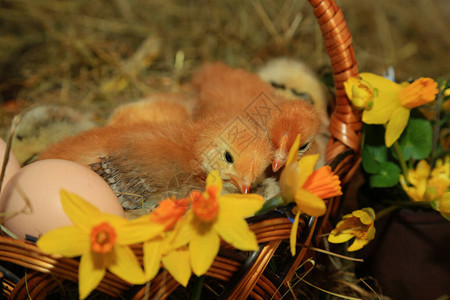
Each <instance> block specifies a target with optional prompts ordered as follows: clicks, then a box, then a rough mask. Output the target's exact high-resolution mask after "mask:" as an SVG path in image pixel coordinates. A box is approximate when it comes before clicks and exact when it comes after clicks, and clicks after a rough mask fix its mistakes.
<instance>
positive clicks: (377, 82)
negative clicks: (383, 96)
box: [359, 73, 403, 95]
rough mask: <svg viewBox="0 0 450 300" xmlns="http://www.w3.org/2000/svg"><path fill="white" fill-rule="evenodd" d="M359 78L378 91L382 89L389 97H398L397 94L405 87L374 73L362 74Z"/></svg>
mask: <svg viewBox="0 0 450 300" xmlns="http://www.w3.org/2000/svg"><path fill="white" fill-rule="evenodd" d="M359 77H361V79H363V80H365V81H367V82H368V83H370V84H371V85H372V86H373V87H376V88H378V89H380V88H381V87H382V88H383V89H382V90H383V91H386V92H387V93H388V95H391V94H395V95H397V93H398V92H400V91H401V90H402V89H403V87H402V86H401V85H399V84H398V83H396V82H394V81H392V80H390V79H387V78H385V77H383V76H380V75H376V74H373V73H360V74H359Z"/></svg>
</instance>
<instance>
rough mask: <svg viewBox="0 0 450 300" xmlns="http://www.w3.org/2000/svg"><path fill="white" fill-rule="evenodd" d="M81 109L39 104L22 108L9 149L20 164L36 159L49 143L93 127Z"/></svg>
mask: <svg viewBox="0 0 450 300" xmlns="http://www.w3.org/2000/svg"><path fill="white" fill-rule="evenodd" d="M95 126H96V124H95V123H94V122H93V121H92V120H90V119H89V118H88V117H87V116H85V115H83V114H82V113H81V112H79V111H77V110H75V109H73V108H70V107H66V106H56V105H43V106H37V107H35V108H33V109H31V110H29V111H28V112H26V113H25V114H24V115H23V117H22V118H21V121H20V123H19V125H18V126H17V128H16V133H15V135H14V139H13V143H12V151H13V152H14V154H15V155H16V157H17V159H18V161H19V162H20V164H22V165H24V164H27V163H30V162H32V161H33V160H35V159H36V157H37V155H38V154H39V153H40V152H41V151H42V150H44V149H45V148H47V147H49V146H50V145H52V144H54V143H56V142H59V141H61V140H62V139H64V138H65V137H68V136H73V135H75V134H78V133H80V132H82V131H85V130H88V129H91V128H93V127H95Z"/></svg>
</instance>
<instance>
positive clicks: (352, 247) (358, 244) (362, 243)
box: [347, 239, 369, 252]
mask: <svg viewBox="0 0 450 300" xmlns="http://www.w3.org/2000/svg"><path fill="white" fill-rule="evenodd" d="M368 243H369V241H368V240H365V239H355V240H354V241H353V244H351V245H350V247H348V249H347V251H348V252H353V251H358V250H359V249H361V248H362V247H364V246H365V245H367V244H368Z"/></svg>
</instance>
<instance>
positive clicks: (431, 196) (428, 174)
mask: <svg viewBox="0 0 450 300" xmlns="http://www.w3.org/2000/svg"><path fill="white" fill-rule="evenodd" d="M407 176H408V181H409V182H410V184H411V186H409V185H408V184H407V181H406V178H405V177H404V176H400V184H401V185H402V187H403V190H405V192H406V193H407V194H408V196H409V197H410V198H411V199H412V200H413V201H426V202H432V206H433V208H435V209H436V210H438V211H440V212H441V213H442V214H443V215H444V216H447V218H449V217H450V189H449V188H450V155H446V156H445V157H444V158H443V159H438V160H437V161H436V165H435V167H434V169H433V170H431V167H430V165H429V164H428V163H427V161H426V160H421V161H419V162H418V163H417V166H416V169H411V170H409V171H408V175H407Z"/></svg>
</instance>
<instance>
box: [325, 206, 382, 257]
mask: <svg viewBox="0 0 450 300" xmlns="http://www.w3.org/2000/svg"><path fill="white" fill-rule="evenodd" d="M374 221H375V211H374V210H373V209H372V208H370V207H366V208H363V209H360V210H355V211H354V212H352V213H351V214H348V215H345V216H343V217H342V221H340V222H339V223H338V224H337V225H336V228H335V229H333V230H332V231H331V233H330V235H329V236H328V241H329V242H330V243H343V242H346V241H348V240H350V239H351V238H353V237H355V240H354V241H353V243H352V244H351V245H350V247H348V249H347V250H348V251H350V252H351V251H357V250H359V249H361V248H362V247H364V246H365V245H367V244H368V243H369V242H370V241H371V240H373V238H374V237H375V226H374Z"/></svg>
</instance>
